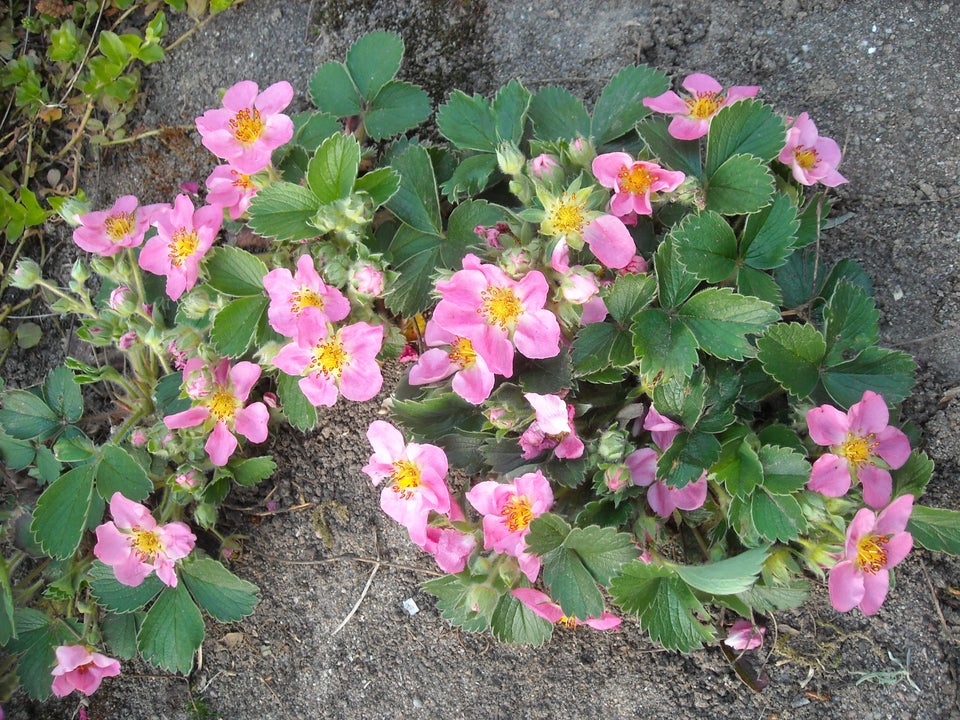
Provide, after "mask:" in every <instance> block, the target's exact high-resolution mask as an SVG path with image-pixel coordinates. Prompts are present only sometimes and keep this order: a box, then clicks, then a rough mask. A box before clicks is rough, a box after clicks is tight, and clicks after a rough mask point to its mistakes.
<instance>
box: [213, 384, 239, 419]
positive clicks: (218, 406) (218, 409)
mask: <svg viewBox="0 0 960 720" xmlns="http://www.w3.org/2000/svg"><path fill="white" fill-rule="evenodd" d="M207 407H208V408H210V414H211V415H212V416H213V417H214V419H216V420H233V416H234V415H235V414H236V412H237V408H238V407H240V402H239V401H238V400H237V398H236V397H234V396H233V395H231V394H230V393H229V392H227V391H226V390H224V389H222V388H221V389H220V390H218V391H217V392H215V393H214V394H213V397H212V398H210V400H209V401H208V402H207Z"/></svg>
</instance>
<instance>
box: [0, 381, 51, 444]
mask: <svg viewBox="0 0 960 720" xmlns="http://www.w3.org/2000/svg"><path fill="white" fill-rule="evenodd" d="M2 399H3V408H0V426H2V427H3V429H4V430H5V431H6V433H7V435H9V436H10V437H12V438H15V439H17V440H32V439H34V438H36V439H39V440H43V439H46V438H48V437H50V436H51V435H53V434H54V433H55V432H56V431H57V430H59V429H60V427H61V421H60V418H59V417H58V416H57V413H56V412H55V411H54V410H53V408H51V407H50V406H49V405H47V404H46V403H45V402H44V401H43V400H41V399H40V398H38V397H37V396H36V395H34V394H33V393H32V392H28V391H26V390H7V391H6V392H4V393H3V397H2Z"/></svg>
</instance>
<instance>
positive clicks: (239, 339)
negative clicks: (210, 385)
mask: <svg viewBox="0 0 960 720" xmlns="http://www.w3.org/2000/svg"><path fill="white" fill-rule="evenodd" d="M269 304H270V300H269V298H267V297H264V296H263V295H257V296H255V297H242V298H237V299H236V300H232V301H231V302H229V303H227V304H226V305H224V306H223V309H222V310H220V312H218V313H217V316H216V317H215V318H214V319H213V330H212V331H211V332H210V339H211V341H213V345H214V347H215V348H216V349H217V352H219V353H220V354H221V355H223V356H225V357H232V358H235V357H240V356H241V355H243V354H244V353H245V352H246V351H247V348H248V347H250V343H251V341H252V340H253V337H254V335H256V333H257V325H259V323H260V318H261V317H262V316H263V313H264V312H265V311H266V309H267V305H269Z"/></svg>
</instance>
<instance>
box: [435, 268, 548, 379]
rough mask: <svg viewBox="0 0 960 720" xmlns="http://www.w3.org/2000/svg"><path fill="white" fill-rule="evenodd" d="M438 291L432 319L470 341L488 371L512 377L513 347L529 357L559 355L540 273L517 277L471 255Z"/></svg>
mask: <svg viewBox="0 0 960 720" xmlns="http://www.w3.org/2000/svg"><path fill="white" fill-rule="evenodd" d="M437 290H438V291H439V292H440V295H441V298H442V299H441V300H440V303H439V304H438V305H437V307H436V310H435V311H434V314H433V319H434V321H436V322H437V323H439V324H440V325H441V326H442V327H443V328H444V329H446V330H447V331H448V332H450V333H453V334H454V335H456V336H458V337H465V338H467V339H468V340H470V342H471V343H472V344H473V349H474V351H475V352H476V353H477V354H478V355H480V356H481V357H483V359H484V361H485V362H486V363H487V366H488V367H489V368H490V370H491V371H492V372H494V373H497V374H499V375H503V376H505V377H510V376H512V375H513V354H514V345H516V349H517V350H518V351H519V352H520V354H521V355H523V356H524V357H528V358H531V359H539V358H550V357H555V356H556V355H558V354H559V353H560V325H559V323H558V322H557V318H556V316H555V315H554V314H553V313H552V312H550V311H549V310H546V309H545V308H544V305H545V304H546V302H547V293H548V291H549V286H548V285H547V280H546V278H545V277H544V276H543V274H542V273H541V272H539V271H536V270H534V271H531V272H528V273H527V274H526V275H524V276H523V278H522V279H520V280H519V281H515V280H512V279H511V278H510V277H508V276H507V274H506V273H504V272H503V270H501V269H500V268H499V267H497V266H495V265H486V264H483V263H481V262H480V259H479V258H478V257H477V256H476V255H472V254H471V255H467V256H466V257H465V258H464V259H463V270H458V271H457V272H455V273H454V274H453V277H451V278H450V279H449V280H446V281H441V282H438V283H437Z"/></svg>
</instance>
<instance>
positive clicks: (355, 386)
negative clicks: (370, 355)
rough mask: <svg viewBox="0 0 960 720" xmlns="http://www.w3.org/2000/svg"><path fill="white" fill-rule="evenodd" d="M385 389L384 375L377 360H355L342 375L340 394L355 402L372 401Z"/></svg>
mask: <svg viewBox="0 0 960 720" xmlns="http://www.w3.org/2000/svg"><path fill="white" fill-rule="evenodd" d="M381 387H383V375H382V374H381V373H380V366H379V365H377V362H376V360H367V359H360V360H358V359H357V358H354V360H353V361H352V362H351V363H350V364H349V365H347V366H346V367H345V368H344V369H343V371H342V372H341V373H340V393H341V394H342V395H343V396H344V397H345V398H347V400H353V401H354V402H364V401H366V400H370V399H371V398H372V397H374V396H375V395H376V394H377V393H378V392H380V388H381Z"/></svg>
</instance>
